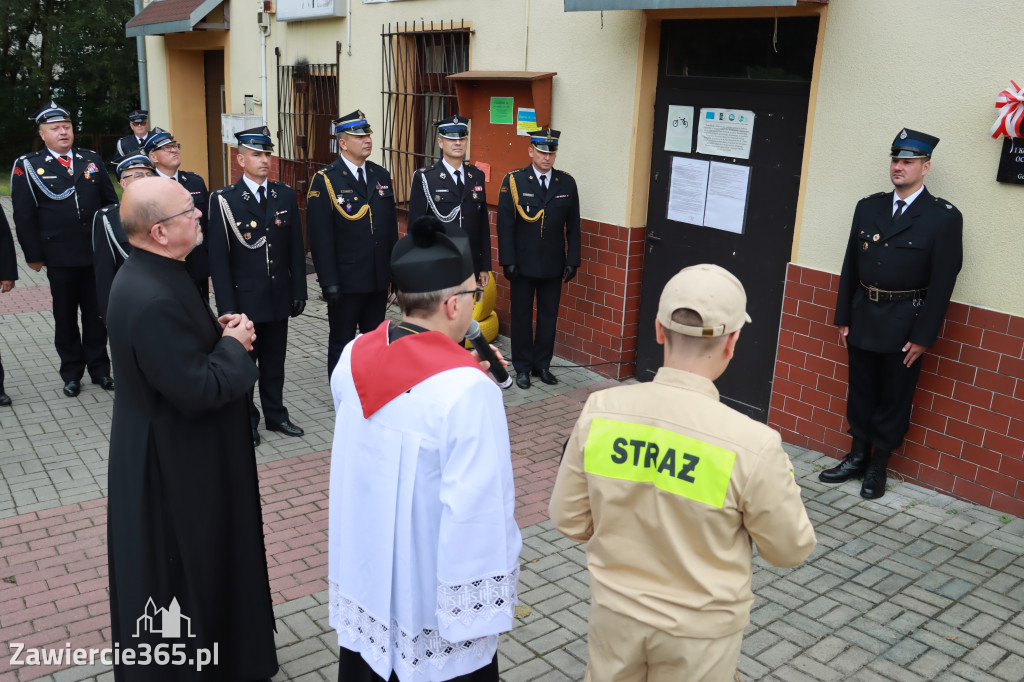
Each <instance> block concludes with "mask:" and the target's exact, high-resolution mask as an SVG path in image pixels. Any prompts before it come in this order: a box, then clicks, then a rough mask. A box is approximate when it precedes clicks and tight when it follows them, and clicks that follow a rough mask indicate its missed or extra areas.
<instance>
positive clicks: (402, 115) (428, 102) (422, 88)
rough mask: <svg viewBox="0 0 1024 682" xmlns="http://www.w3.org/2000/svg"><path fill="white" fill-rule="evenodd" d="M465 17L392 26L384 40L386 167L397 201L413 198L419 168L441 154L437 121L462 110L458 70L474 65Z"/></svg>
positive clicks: (434, 160) (383, 32) (387, 30)
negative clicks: (457, 93)
mask: <svg viewBox="0 0 1024 682" xmlns="http://www.w3.org/2000/svg"><path fill="white" fill-rule="evenodd" d="M471 34H472V31H470V30H469V29H468V28H467V27H466V26H465V22H464V21H459V23H458V24H456V23H455V22H454V21H451V22H447V23H445V22H441V23H440V24H427V23H420V24H415V23H413V24H406V23H403V24H394V25H392V24H388V25H387V27H386V28H385V27H381V38H382V40H383V53H384V59H383V90H382V91H381V95H382V96H383V100H384V133H383V142H382V150H383V151H384V166H385V167H386V168H387V169H388V170H389V171H390V172H391V177H392V180H393V185H394V188H395V190H394V191H395V200H396V201H397V202H398V203H400V204H404V203H407V202H408V201H409V184H410V182H411V181H412V174H413V172H414V171H415V170H416V169H417V168H420V167H422V166H426V165H429V164H432V163H434V162H436V161H437V160H438V159H439V158H440V149H439V148H438V146H437V134H436V132H435V130H434V127H433V126H434V122H435V121H438V120H440V119H442V118H444V117H445V116H448V115H450V114H453V113H456V112H457V111H458V103H457V101H456V98H455V84H454V83H453V82H451V81H450V80H448V78H447V77H448V76H449V75H450V74H453V73H460V72H462V71H466V70H467V69H468V68H469V38H470V35H471Z"/></svg>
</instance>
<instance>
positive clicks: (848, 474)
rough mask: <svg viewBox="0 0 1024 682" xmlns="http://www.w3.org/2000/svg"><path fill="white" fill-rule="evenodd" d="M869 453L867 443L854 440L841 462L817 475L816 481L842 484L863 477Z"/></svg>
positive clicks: (869, 447)
mask: <svg viewBox="0 0 1024 682" xmlns="http://www.w3.org/2000/svg"><path fill="white" fill-rule="evenodd" d="M870 451H871V446H870V445H868V443H867V441H864V440H861V439H860V438H854V439H853V445H852V446H851V447H850V451H849V452H848V453H846V457H844V458H843V461H842V462H840V463H839V464H837V465H836V466H834V467H832V468H831V469H825V470H824V471H822V472H821V473H820V474H818V480H819V481H821V482H822V483H842V482H843V481H849V480H850V479H851V478H861V477H863V476H864V472H865V471H866V470H867V468H868V459H869V457H870V455H869V454H868V453H870Z"/></svg>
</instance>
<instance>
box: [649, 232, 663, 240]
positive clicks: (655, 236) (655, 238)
mask: <svg viewBox="0 0 1024 682" xmlns="http://www.w3.org/2000/svg"><path fill="white" fill-rule="evenodd" d="M647 241H649V242H660V241H661V237H659V236H658V235H656V234H654V230H648V232H647Z"/></svg>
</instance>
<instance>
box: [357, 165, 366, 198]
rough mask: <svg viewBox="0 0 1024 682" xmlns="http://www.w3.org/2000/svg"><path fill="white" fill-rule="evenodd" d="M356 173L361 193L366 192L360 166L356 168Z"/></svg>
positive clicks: (364, 179)
mask: <svg viewBox="0 0 1024 682" xmlns="http://www.w3.org/2000/svg"><path fill="white" fill-rule="evenodd" d="M356 173H357V176H358V180H359V186H360V187H362V188H363V194H366V178H365V177H363V169H362V167H360V168H357V169H356Z"/></svg>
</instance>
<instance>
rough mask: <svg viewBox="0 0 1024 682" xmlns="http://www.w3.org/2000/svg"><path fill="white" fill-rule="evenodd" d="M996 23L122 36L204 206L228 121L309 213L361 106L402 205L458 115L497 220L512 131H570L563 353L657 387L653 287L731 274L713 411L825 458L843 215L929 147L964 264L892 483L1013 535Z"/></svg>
mask: <svg viewBox="0 0 1024 682" xmlns="http://www.w3.org/2000/svg"><path fill="white" fill-rule="evenodd" d="M304 5H315V7H311V8H304ZM644 5H651V6H654V5H657V6H658V7H666V6H675V7H677V9H643V8H642V7H643V6H644ZM988 9H989V11H987V12H979V11H977V10H976V9H975V8H972V6H971V5H970V4H969V3H960V2H954V1H953V0H940V1H936V0H906V1H904V2H899V3H893V2H890V1H889V0H857V1H856V2H854V1H853V0H831V2H828V1H827V0H822V1H802V0H748V1H744V0H689V1H687V0H679V1H678V2H665V1H661V2H644V1H643V0H637V1H633V2H625V1H623V0H618V1H616V0H509V2H504V3H497V2H492V1H491V0H481V1H478V2H458V1H457V0H399V1H391V2H388V1H370V0H318V2H316V3H308V2H301V0H272V1H269V0H268V1H266V2H251V1H250V0H226V1H224V2H216V1H215V0H160V1H159V2H152V3H150V4H148V5H146V6H145V7H144V9H143V10H142V12H140V14H139V15H137V16H136V17H135V18H134V19H133V20H132V21H131V22H129V24H128V27H127V31H128V34H129V35H137V34H144V35H147V36H148V37H147V39H146V54H147V57H146V59H147V72H148V77H149V101H150V117H151V122H152V124H153V125H159V126H161V127H165V128H168V129H170V130H171V131H172V132H173V133H174V134H175V136H176V138H177V139H178V140H179V141H181V142H182V143H183V150H182V155H183V168H187V169H190V170H195V171H197V172H200V173H201V174H204V175H205V176H206V178H207V180H208V182H209V183H210V185H211V186H214V187H216V186H219V185H221V184H224V183H225V182H227V181H230V180H231V179H232V178H233V177H237V169H236V170H234V171H233V170H232V167H231V159H232V158H233V150H232V149H231V148H230V146H229V145H227V144H225V140H230V139H231V138H230V135H229V133H230V132H231V127H232V126H239V127H250V126H248V125H243V123H245V122H247V121H251V120H256V121H262V120H263V119H264V118H265V119H266V121H267V124H268V125H269V126H270V128H271V131H273V132H274V133H275V134H277V135H278V145H277V156H276V157H275V164H276V165H275V173H276V174H277V177H278V178H279V179H281V180H283V181H286V182H289V183H290V184H293V185H295V186H296V188H297V189H298V190H299V192H300V194H303V193H304V189H305V183H306V181H307V180H308V178H309V176H310V175H312V173H313V172H315V171H316V170H317V169H318V168H319V167H320V166H322V165H323V164H325V163H328V162H330V161H331V160H332V159H333V155H334V153H335V152H334V151H333V147H332V146H331V139H330V135H329V127H328V123H329V121H330V119H331V118H334V117H336V116H338V115H340V114H345V113H348V112H350V111H352V110H354V109H361V110H362V111H363V112H365V114H366V116H367V118H368V120H369V121H370V122H371V124H372V126H373V128H374V145H375V151H374V156H373V157H372V158H373V159H374V160H375V161H378V162H380V163H383V164H384V165H385V166H387V167H388V168H389V169H390V170H391V171H392V174H393V175H394V177H395V178H396V182H395V184H396V188H397V189H398V190H399V192H398V196H397V199H398V200H399V201H400V202H401V201H405V200H407V198H408V197H407V195H406V194H405V192H406V191H407V190H406V189H405V187H403V183H404V184H405V185H407V184H408V182H409V178H410V177H411V173H412V170H414V169H415V168H416V167H419V166H421V165H425V164H427V163H429V162H432V161H433V160H434V159H435V158H436V149H435V147H434V146H433V145H434V143H433V131H432V130H431V128H430V127H429V125H430V123H432V122H433V121H434V120H437V119H439V118H441V117H442V116H443V115H446V114H449V113H454V112H455V111H457V110H459V109H462V110H463V111H462V112H461V113H463V114H464V115H471V116H472V118H473V124H472V127H471V142H470V144H471V146H470V159H471V161H472V162H473V163H475V164H477V165H480V164H481V163H482V164H484V165H485V166H489V177H488V179H487V190H488V200H489V201H490V202H491V203H492V204H496V202H497V188H498V186H499V184H500V182H501V177H502V176H503V174H504V172H505V171H507V170H509V169H510V168H512V167H516V166H519V167H522V166H526V165H527V164H528V162H529V161H528V158H527V155H526V142H525V139H526V138H524V137H523V136H521V135H517V134H516V133H517V131H518V126H517V122H518V121H519V120H523V121H526V120H528V119H529V116H530V115H531V113H530V111H531V110H532V111H533V112H534V113H533V114H532V115H533V116H535V118H536V122H537V123H538V124H539V125H542V126H547V125H550V126H551V127H554V128H556V129H558V130H561V131H562V137H561V144H560V148H559V154H558V159H557V163H556V167H558V168H561V169H563V170H566V171H568V172H569V173H571V174H572V175H573V176H574V177H575V179H576V181H577V184H578V186H579V188H580V198H581V207H582V214H583V219H584V220H583V265H582V267H581V269H580V274H579V276H578V277H577V278H576V279H575V280H574V281H573V282H571V283H569V284H568V285H566V287H565V290H564V292H563V296H562V307H561V311H560V318H561V319H560V321H559V331H558V341H557V345H556V353H557V354H558V355H560V356H561V357H565V358H567V359H570V360H572V361H573V362H576V363H579V364H584V365H594V369H595V370H597V371H600V372H602V373H604V374H606V375H608V376H611V377H615V378H622V377H626V376H631V375H633V374H636V375H637V376H638V377H639V378H640V379H642V380H643V379H647V378H649V377H650V376H651V375H652V373H653V372H654V371H655V370H656V369H657V367H658V366H659V365H660V362H661V357H660V354H659V353H660V349H659V347H658V346H657V345H656V344H655V343H654V340H653V319H654V312H655V310H654V306H656V303H657V296H658V292H659V291H660V289H661V286H662V285H663V284H664V282H665V281H667V279H668V277H670V276H671V275H672V274H674V273H675V272H676V271H678V270H679V269H680V268H681V267H684V266H686V265H689V264H692V263H696V262H704V261H712V262H717V263H719V264H721V265H723V266H725V267H727V268H729V269H730V270H732V271H733V272H735V273H736V274H737V275H738V276H739V277H740V278H741V280H743V281H744V284H745V286H746V287H747V290H748V292H749V293H750V299H751V306H750V314H751V317H752V318H753V320H754V323H753V324H751V325H749V326H748V327H747V328H745V330H744V333H743V339H742V340H741V347H740V351H741V352H740V355H739V356H738V359H737V362H736V363H735V364H734V366H732V367H731V368H730V369H729V371H728V372H727V373H726V375H725V376H723V377H722V379H721V381H720V382H719V384H720V388H721V391H722V395H723V399H724V400H726V401H727V402H729V403H730V404H732V405H734V406H736V407H738V408H740V409H742V410H744V411H746V412H747V413H748V414H751V415H752V416H754V417H756V418H758V419H761V420H762V421H767V422H768V423H769V424H771V425H772V426H774V427H776V428H778V429H779V430H780V431H781V432H782V433H783V437H784V439H785V440H786V441H787V442H791V443H794V444H798V445H801V446H805V447H811V448H815V449H819V450H822V451H824V452H826V453H828V454H831V455H836V456H839V455H841V454H842V453H843V452H845V451H846V449H847V448H848V447H849V442H850V437H849V435H848V434H847V433H846V428H847V425H846V424H845V420H844V414H845V398H846V384H845V379H846V353H845V351H844V350H843V349H842V348H841V347H840V346H839V344H838V334H837V331H836V328H835V327H834V326H833V325H832V313H833V308H834V304H835V292H836V289H837V282H838V275H837V274H836V273H838V272H839V270H840V268H841V266H842V258H843V253H844V250H845V245H846V240H847V236H848V232H849V228H850V221H851V218H852V214H853V208H854V206H855V204H856V202H857V201H858V200H859V199H860V198H862V197H864V196H866V195H869V194H872V193H875V192H879V191H886V190H891V184H890V182H889V179H888V173H887V167H888V158H887V153H888V149H889V145H890V143H891V141H892V139H893V137H894V135H895V134H896V133H897V132H898V131H899V130H900V129H901V128H903V127H909V128H913V129H915V130H921V131H926V132H928V133H930V134H933V135H935V136H937V137H939V138H941V142H940V144H939V146H938V148H937V149H936V153H935V155H934V157H933V167H932V171H931V173H930V174H929V175H928V178H927V186H928V189H929V191H930V192H931V193H932V194H934V195H936V196H941V197H944V198H945V199H947V200H948V201H950V202H951V203H953V204H956V206H957V207H958V208H959V209H960V210H961V211H962V212H963V214H964V217H965V220H964V225H965V228H964V250H965V259H964V267H963V270H962V272H961V274H960V278H959V280H958V283H957V288H956V290H955V292H954V297H953V298H954V303H953V304H952V305H951V307H950V311H949V314H948V316H947V320H946V323H945V326H944V329H943V332H942V334H941V337H940V340H939V342H938V343H937V344H936V345H935V347H934V348H933V349H932V352H931V353H929V354H928V355H927V356H926V357H925V359H924V365H923V373H922V378H921V382H920V387H919V390H918V394H917V398H916V401H915V407H914V413H913V418H912V426H911V430H910V432H909V433H908V435H907V441H906V444H905V446H904V447H903V448H902V450H901V451H900V452H899V453H897V455H896V456H894V458H893V460H892V468H893V469H895V470H896V471H898V472H900V473H901V474H902V475H903V476H904V477H905V478H906V479H907V480H911V481H914V482H918V483H921V484H923V485H927V486H931V487H935V488H938V489H941V490H943V491H946V492H950V493H952V494H955V495H958V496H961V497H964V498H966V499H969V500H972V501H975V502H978V503H981V504H985V505H988V506H992V507H996V508H998V509H1001V510H1005V511H1008V512H1012V513H1015V514H1018V515H1024V483H1022V479H1024V278H1021V277H1020V272H1021V263H1022V262H1024V239H1022V236H1024V235H1022V232H1021V231H1022V228H1021V221H1020V220H1019V219H1018V218H1016V217H1015V215H1014V214H1015V210H1014V209H1015V208H1016V206H1017V205H1018V204H1019V203H1020V201H1021V199H1022V198H1024V197H1022V192H1024V188H1022V187H1020V186H1018V185H1017V184H1015V183H1003V182H997V181H996V173H997V166H998V164H999V160H1000V156H1001V154H1002V142H1001V141H1000V140H994V139H992V138H991V137H990V135H989V128H990V126H991V125H992V122H993V120H994V119H995V116H996V109H995V108H994V106H993V105H994V102H995V97H996V95H997V94H998V93H999V92H1000V91H1001V90H1002V89H1003V88H1006V87H1008V86H1009V82H1010V80H1011V79H1019V78H1024V64H1022V61H1024V60H1022V59H1021V58H1020V57H1019V56H1017V55H1016V53H1015V52H1013V51H1012V50H1006V49H1005V47H1004V46H1005V44H1006V41H1005V38H1004V34H1005V28H1004V27H1006V26H1013V25H1016V24H1015V22H1014V19H1020V20H1024V6H1021V5H1020V3H1017V2H1015V1H1014V0H997V1H996V2H994V3H992V5H991V7H989V8H988ZM261 10H262V11H261ZM997 16H998V17H999V18H1000V20H999V21H996V20H994V18H995V17H997ZM449 76H455V78H449ZM468 109H471V111H467V110H468ZM524 109H525V110H526V111H521V110H524ZM222 114H226V115H227V116H226V117H223V116H222ZM246 116H250V117H252V118H245V117H246ZM493 243H494V244H495V245H496V244H497V241H496V240H493ZM494 255H495V259H494V260H495V262H497V258H496V256H497V254H496V253H495V254H494ZM498 283H499V295H498V298H499V304H498V306H497V309H498V311H499V315H500V316H501V318H502V319H503V320H505V319H507V313H508V303H507V301H508V295H507V293H508V292H507V287H506V286H505V285H506V282H505V281H504V279H503V278H502V277H500V276H499V277H498ZM503 331H504V332H505V333H507V327H504V326H503Z"/></svg>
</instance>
